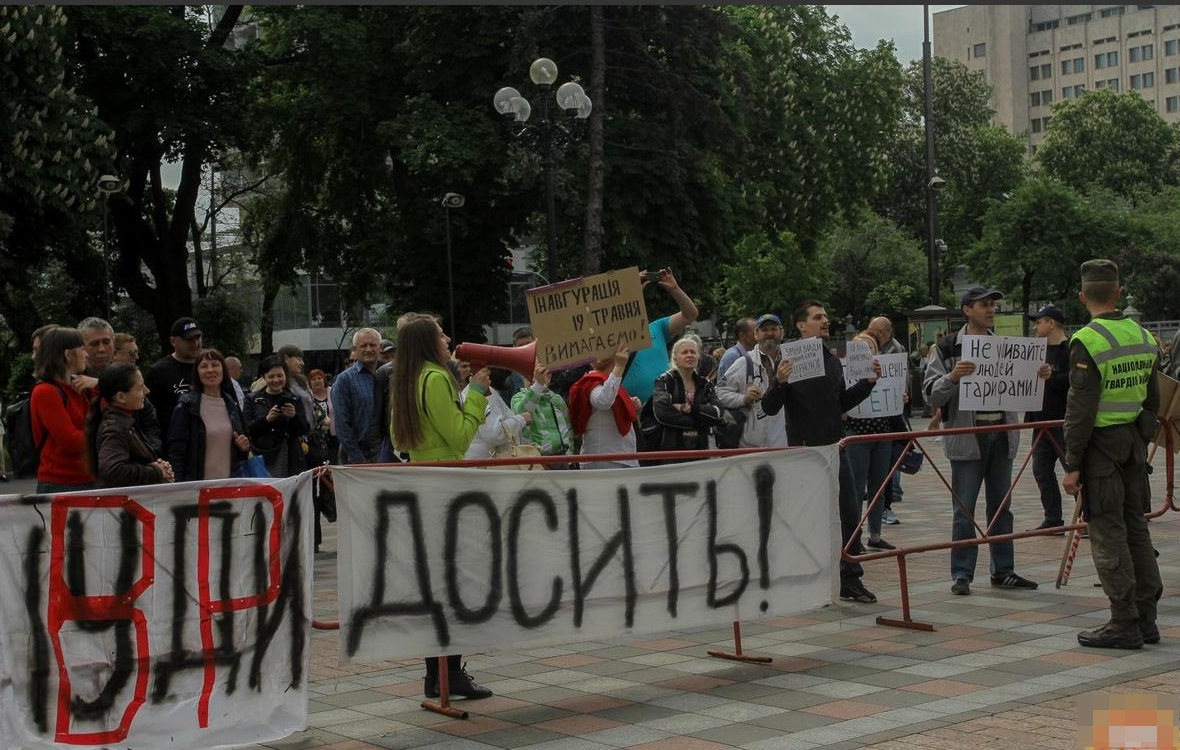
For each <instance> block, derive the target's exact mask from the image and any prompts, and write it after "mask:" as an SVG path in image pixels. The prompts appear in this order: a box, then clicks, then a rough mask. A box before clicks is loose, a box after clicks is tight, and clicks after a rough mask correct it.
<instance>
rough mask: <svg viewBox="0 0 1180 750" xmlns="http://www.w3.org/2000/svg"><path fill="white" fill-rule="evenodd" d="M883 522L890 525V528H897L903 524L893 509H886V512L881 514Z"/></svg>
mask: <svg viewBox="0 0 1180 750" xmlns="http://www.w3.org/2000/svg"><path fill="white" fill-rule="evenodd" d="M894 502H896V501H894ZM881 521H882V522H884V523H887V524H889V525H890V526H896V525H897V524H899V523H901V520H900V519H899V518H898V517H897V514H895V513H894V512H893V509H891V508H886V509H885V512H884V513H882V514H881Z"/></svg>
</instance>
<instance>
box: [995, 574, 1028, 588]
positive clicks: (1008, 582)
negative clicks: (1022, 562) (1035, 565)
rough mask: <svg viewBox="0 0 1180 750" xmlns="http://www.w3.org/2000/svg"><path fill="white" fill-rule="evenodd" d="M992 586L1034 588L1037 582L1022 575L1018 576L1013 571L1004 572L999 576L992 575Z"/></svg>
mask: <svg viewBox="0 0 1180 750" xmlns="http://www.w3.org/2000/svg"><path fill="white" fill-rule="evenodd" d="M992 586H995V587H997V588H1001V589H1035V588H1036V587H1037V583H1036V581H1030V580H1028V579H1027V578H1024V577H1023V576H1018V575H1016V574H1015V573H1005V574H1003V575H999V576H992Z"/></svg>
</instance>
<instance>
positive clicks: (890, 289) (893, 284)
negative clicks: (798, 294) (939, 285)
mask: <svg viewBox="0 0 1180 750" xmlns="http://www.w3.org/2000/svg"><path fill="white" fill-rule="evenodd" d="M819 256H820V258H821V259H822V261H823V262H824V263H825V264H826V265H827V266H828V267H830V268H833V269H839V271H838V273H835V274H833V276H832V281H831V287H830V290H831V291H830V292H829V294H828V296H827V301H828V302H829V304H830V306H831V308H832V311H833V313H835V314H837V315H841V316H844V315H851V316H852V318H853V321H854V323H855V324H856V325H857V326H862V325H865V324H867V323H868V321H869V320H870V319H871V318H873V317H875V316H877V315H885V316H888V317H891V318H896V317H900V316H902V315H904V314H905V313H906V312H908V311H910V310H913V309H914V308H915V307H918V306H920V305H921V304H922V303H923V300H924V299H925V298H926V293H927V290H926V263H925V253H924V252H923V250H922V246H921V243H920V242H918V241H917V240H915V239H914V238H913V237H910V236H908V235H906V234H905V233H904V232H902V231H901V230H900V229H898V227H897V226H896V225H895V224H893V222H891V221H889V220H888V219H885V218H883V217H880V216H877V215H876V214H874V213H873V212H871V211H869V210H867V209H862V210H860V211H858V212H856V213H855V214H853V215H852V216H851V217H850V219H849V221H847V222H846V223H844V222H842V223H841V224H839V225H837V226H835V227H834V228H833V229H832V230H831V231H829V232H828V233H827V234H826V235H825V236H824V238H823V240H821V242H820V250H819Z"/></svg>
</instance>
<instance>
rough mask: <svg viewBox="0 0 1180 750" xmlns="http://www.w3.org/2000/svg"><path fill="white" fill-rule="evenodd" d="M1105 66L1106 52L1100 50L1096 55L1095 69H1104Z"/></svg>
mask: <svg viewBox="0 0 1180 750" xmlns="http://www.w3.org/2000/svg"><path fill="white" fill-rule="evenodd" d="M1105 67H1106V53H1105V52H1099V53H1098V54H1097V55H1094V69H1095V70H1102V69H1103V68H1105Z"/></svg>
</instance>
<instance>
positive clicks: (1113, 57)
mask: <svg viewBox="0 0 1180 750" xmlns="http://www.w3.org/2000/svg"><path fill="white" fill-rule="evenodd" d="M1118 64H1119V53H1118V50H1115V51H1114V52H1107V53H1106V67H1108V68H1113V67H1114V66H1116V65H1118Z"/></svg>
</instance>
